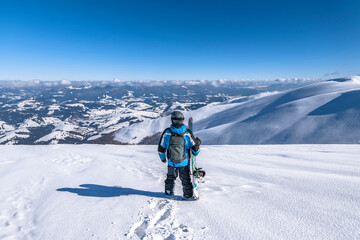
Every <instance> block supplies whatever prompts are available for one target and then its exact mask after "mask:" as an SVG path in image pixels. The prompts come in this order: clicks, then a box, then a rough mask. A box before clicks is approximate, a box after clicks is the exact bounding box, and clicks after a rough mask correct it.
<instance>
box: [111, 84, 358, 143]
mask: <svg viewBox="0 0 360 240" xmlns="http://www.w3.org/2000/svg"><path fill="white" fill-rule="evenodd" d="M184 115H185V118H186V119H187V117H189V116H192V117H193V118H194V129H195V133H196V135H198V136H199V137H200V138H201V139H203V143H204V144H215V145H216V144H284V143H291V144H299V143H300V144H309V143H360V78H359V77H351V78H342V79H333V80H331V81H325V82H320V83H315V84H311V85H307V86H305V87H300V88H297V89H293V90H289V91H286V92H283V93H273V94H266V95H264V94H261V95H259V96H256V97H252V98H250V99H249V100H247V101H244V102H240V103H231V104H221V105H217V106H205V107H203V108H200V109H198V110H195V111H189V112H184ZM169 125H170V118H169V117H163V118H158V119H155V120H147V121H144V122H141V123H138V124H133V125H130V126H129V127H127V128H123V129H121V130H119V131H118V132H117V133H116V134H115V140H116V141H119V142H122V143H133V144H137V143H140V142H141V141H142V140H143V139H144V138H145V137H148V136H152V135H154V134H156V133H158V132H162V131H163V130H164V129H165V128H166V127H168V126H169Z"/></svg>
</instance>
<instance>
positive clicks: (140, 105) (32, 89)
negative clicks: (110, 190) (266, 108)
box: [0, 79, 319, 145]
mask: <svg viewBox="0 0 360 240" xmlns="http://www.w3.org/2000/svg"><path fill="white" fill-rule="evenodd" d="M317 81H319V80H310V79H301V80H300V79H291V80H286V81H284V80H283V79H281V80H274V81H240V80H239V81H225V80H218V81H205V80H196V81H118V80H114V81H113V82H110V81H107V82H106V81H73V82H71V81H68V80H63V81H38V80H35V81H0V144H9V145H10V144H57V143H76V144H79V143H94V142H96V143H103V144H104V143H114V142H113V132H115V131H117V130H119V129H121V128H123V127H127V126H129V125H131V124H133V123H137V122H141V121H143V120H145V119H154V118H158V117H160V116H164V115H167V114H169V113H171V112H172V111H173V110H175V109H178V110H182V111H190V110H195V109H199V108H201V107H203V106H206V105H209V104H216V103H222V102H226V101H234V100H237V101H241V100H243V99H244V98H246V97H247V96H251V95H254V94H258V93H261V92H268V91H282V90H284V89H291V88H294V87H299V86H304V85H308V84H310V83H313V82H317Z"/></svg>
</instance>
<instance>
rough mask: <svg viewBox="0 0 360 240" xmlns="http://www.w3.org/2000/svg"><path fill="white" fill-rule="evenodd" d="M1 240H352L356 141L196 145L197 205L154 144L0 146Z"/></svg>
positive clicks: (358, 195)
mask: <svg viewBox="0 0 360 240" xmlns="http://www.w3.org/2000/svg"><path fill="white" fill-rule="evenodd" d="M0 151H1V153H2V155H1V158H0V182H1V188H0V239H134V240H135V239H144V240H153V239H154V240H155V239H175V240H178V239H179V240H180V239H193V240H198V239H275V240H281V239H343V240H347V239H359V238H360V232H359V226H360V216H359V212H360V192H359V191H358V190H359V189H360V160H359V156H360V148H359V145H253V146H250V145H245V146H244V145H243V146H242V145H238V146H203V147H202V149H201V153H200V155H199V156H198V159H197V160H198V165H199V166H200V167H203V168H204V169H205V170H206V171H207V175H206V177H205V178H204V179H203V181H202V182H201V183H200V185H199V191H200V199H199V200H198V201H183V200H182V199H181V195H182V187H181V183H180V180H179V179H177V181H176V185H175V194H176V196H175V197H171V198H170V197H167V196H165V195H164V194H163V190H164V180H165V178H166V171H167V167H166V165H165V164H163V163H162V162H161V161H160V159H159V158H158V155H157V147H156V146H114V145H56V146H0Z"/></svg>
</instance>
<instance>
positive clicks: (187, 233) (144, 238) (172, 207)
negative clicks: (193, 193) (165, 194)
mask: <svg viewBox="0 0 360 240" xmlns="http://www.w3.org/2000/svg"><path fill="white" fill-rule="evenodd" d="M148 202H149V209H148V210H147V211H145V212H143V213H139V216H140V218H141V220H140V221H138V222H136V223H135V224H134V225H133V226H132V227H131V229H130V230H129V233H128V234H127V237H128V239H141V240H151V239H167V240H175V239H193V230H192V229H190V228H189V227H188V226H185V225H183V224H178V223H177V222H176V220H175V217H174V214H175V213H176V211H177V207H176V203H175V202H174V201H171V200H168V199H162V200H158V199H151V200H149V201H148Z"/></svg>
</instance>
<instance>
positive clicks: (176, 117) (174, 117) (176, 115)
mask: <svg viewBox="0 0 360 240" xmlns="http://www.w3.org/2000/svg"><path fill="white" fill-rule="evenodd" d="M183 122H184V115H183V114H182V113H181V112H180V111H174V112H173V113H172V114H171V123H172V124H173V125H181V124H182V123H183Z"/></svg>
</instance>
